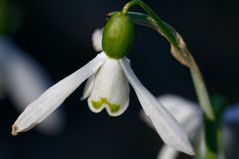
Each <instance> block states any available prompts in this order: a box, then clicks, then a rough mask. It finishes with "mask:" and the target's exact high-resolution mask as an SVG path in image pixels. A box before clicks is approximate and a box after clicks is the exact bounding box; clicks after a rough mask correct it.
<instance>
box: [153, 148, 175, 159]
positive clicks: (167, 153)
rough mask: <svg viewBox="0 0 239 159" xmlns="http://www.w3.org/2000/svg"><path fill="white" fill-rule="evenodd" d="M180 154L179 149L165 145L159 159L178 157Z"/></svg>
mask: <svg viewBox="0 0 239 159" xmlns="http://www.w3.org/2000/svg"><path fill="white" fill-rule="evenodd" d="M177 156H178V151H176V150H175V149H174V148H172V147H170V146H168V145H164V146H163V147H162V148H161V150H160V152H159V154H158V157H157V159H176V158H177Z"/></svg>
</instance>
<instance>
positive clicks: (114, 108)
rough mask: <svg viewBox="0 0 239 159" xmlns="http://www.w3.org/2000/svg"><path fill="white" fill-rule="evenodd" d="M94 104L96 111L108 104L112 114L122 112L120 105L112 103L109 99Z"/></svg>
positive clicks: (93, 102) (102, 99)
mask: <svg viewBox="0 0 239 159" xmlns="http://www.w3.org/2000/svg"><path fill="white" fill-rule="evenodd" d="M91 103H92V106H93V107H94V108H95V109H100V107H101V106H102V105H103V104H107V105H108V106H109V108H110V111H111V112H112V113H116V112H118V111H119V110H120V105H119V104H115V103H110V102H109V101H108V100H107V98H101V99H100V100H99V101H93V100H92V101H91Z"/></svg>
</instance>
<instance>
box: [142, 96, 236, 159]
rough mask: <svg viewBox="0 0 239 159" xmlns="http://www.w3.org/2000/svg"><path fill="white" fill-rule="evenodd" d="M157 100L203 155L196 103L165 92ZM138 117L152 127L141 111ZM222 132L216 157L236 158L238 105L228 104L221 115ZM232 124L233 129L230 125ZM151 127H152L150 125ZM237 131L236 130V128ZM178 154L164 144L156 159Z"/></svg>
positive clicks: (201, 126) (203, 141)
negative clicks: (180, 125) (173, 117)
mask: <svg viewBox="0 0 239 159" xmlns="http://www.w3.org/2000/svg"><path fill="white" fill-rule="evenodd" d="M158 100H159V102H161V103H162V104H163V105H164V106H165V107H166V108H167V109H168V110H169V111H170V112H171V113H172V114H173V115H174V116H175V118H176V119H177V120H178V121H179V122H180V123H181V124H182V126H183V127H184V128H185V130H186V131H187V133H188V135H189V138H190V139H191V142H192V143H193V145H194V147H195V150H196V151H197V153H198V154H199V156H204V155H205V149H206V147H205V139H204V130H203V129H204V126H203V116H202V111H201V110H200V109H199V106H198V105H197V104H196V103H193V102H191V101H189V100H187V99H184V98H182V97H179V96H177V95H172V94H165V95H162V96H160V97H158ZM140 117H141V119H142V120H143V121H145V122H146V123H147V124H148V125H149V126H150V127H152V122H151V121H150V120H149V118H148V117H147V116H146V115H145V114H144V112H143V111H141V112H140ZM221 121H222V123H221V125H222V130H223V131H222V134H221V135H220V137H221V140H222V145H221V146H222V147H221V148H222V149H219V152H220V151H221V150H223V151H221V152H220V153H219V155H218V158H219V159H234V158H238V157H239V156H238V155H237V152H236V151H237V148H238V146H239V145H238V142H235V141H237V140H236V139H238V137H237V135H235V132H236V131H235V130H236V129H235V128H237V129H238V128H239V105H238V104H236V105H233V106H228V107H227V109H226V110H225V111H224V113H223V115H222V120H221ZM231 124H234V129H232V127H231V126H230V125H231ZM152 128H153V127H152ZM237 131H238V130H237ZM232 154H233V155H232ZM178 156H179V152H178V151H176V150H175V149H173V148H172V147H170V146H169V145H164V146H163V147H162V148H161V149H160V150H159V154H158V157H157V159H176V158H178Z"/></svg>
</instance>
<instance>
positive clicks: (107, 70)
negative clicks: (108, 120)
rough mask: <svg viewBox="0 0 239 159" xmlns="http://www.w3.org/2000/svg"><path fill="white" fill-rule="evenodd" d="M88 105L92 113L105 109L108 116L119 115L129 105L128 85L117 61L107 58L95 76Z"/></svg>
mask: <svg viewBox="0 0 239 159" xmlns="http://www.w3.org/2000/svg"><path fill="white" fill-rule="evenodd" d="M92 83H93V85H94V86H93V88H92V92H91V94H90V96H89V98H88V105H89V107H90V109H91V110H92V111H93V112H96V113H98V112H100V111H102V110H103V109H104V108H106V110H107V112H108V114H109V115H110V116H119V115H121V114H122V113H123V112H124V111H125V110H126V109H127V107H128V105H129V83H128V80H127V78H126V77H125V75H124V73H123V71H122V68H121V66H120V63H119V61H118V60H114V59H110V58H108V59H107V60H106V61H105V63H104V64H103V65H102V67H101V68H100V69H99V71H98V72H97V73H96V75H95V80H94V81H93V82H92Z"/></svg>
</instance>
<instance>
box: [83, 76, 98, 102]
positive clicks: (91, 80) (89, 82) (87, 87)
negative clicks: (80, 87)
mask: <svg viewBox="0 0 239 159" xmlns="http://www.w3.org/2000/svg"><path fill="white" fill-rule="evenodd" d="M94 82H95V73H94V74H93V75H91V76H90V77H89V78H88V80H87V82H86V84H85V88H84V91H83V95H82V97H81V100H84V99H86V98H87V97H89V95H90V93H91V91H92V89H93V86H94Z"/></svg>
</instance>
